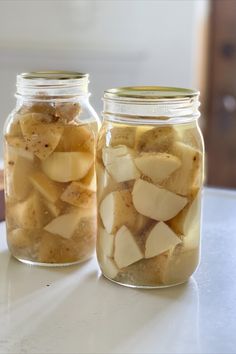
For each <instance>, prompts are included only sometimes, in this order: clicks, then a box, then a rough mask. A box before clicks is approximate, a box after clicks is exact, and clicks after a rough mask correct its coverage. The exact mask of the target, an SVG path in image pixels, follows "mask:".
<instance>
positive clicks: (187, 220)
mask: <svg viewBox="0 0 236 354" xmlns="http://www.w3.org/2000/svg"><path fill="white" fill-rule="evenodd" d="M200 223H201V191H199V192H198V194H197V196H196V197H195V199H194V200H192V201H191V202H190V203H189V204H187V205H186V207H185V208H184V209H183V210H182V211H181V212H180V213H179V214H178V215H176V216H175V217H174V218H173V219H171V220H169V221H168V225H169V226H170V227H171V228H172V229H173V230H174V231H175V232H176V233H178V234H181V235H183V237H182V238H183V243H184V248H185V249H186V250H187V249H194V248H197V247H199V243H200Z"/></svg>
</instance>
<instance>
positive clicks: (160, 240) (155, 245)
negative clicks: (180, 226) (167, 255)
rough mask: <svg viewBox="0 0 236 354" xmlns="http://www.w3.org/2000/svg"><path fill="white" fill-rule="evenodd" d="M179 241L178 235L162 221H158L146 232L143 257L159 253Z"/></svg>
mask: <svg viewBox="0 0 236 354" xmlns="http://www.w3.org/2000/svg"><path fill="white" fill-rule="evenodd" d="M179 243H181V240H180V239H179V238H178V236H177V235H176V234H175V233H174V232H173V231H172V230H171V228H170V227H169V226H167V225H166V224H165V223H164V222H158V223H157V224H156V225H155V226H154V227H153V228H152V229H151V231H150V232H149V233H148V236H147V240H146V245H145V258H151V257H155V256H158V255H159V254H161V253H163V252H165V251H167V250H169V249H170V248H172V247H175V246H176V245H177V244H179Z"/></svg>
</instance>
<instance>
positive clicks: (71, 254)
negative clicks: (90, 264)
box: [37, 230, 78, 264]
mask: <svg viewBox="0 0 236 354" xmlns="http://www.w3.org/2000/svg"><path fill="white" fill-rule="evenodd" d="M37 261H38V262H42V263H51V264H53V263H73V262H77V261H78V253H77V249H76V247H75V243H74V242H73V241H71V240H64V239H63V238H62V237H60V236H57V235H53V234H50V233H49V232H46V231H44V230H42V231H41V238H40V243H39V249H38V254H37Z"/></svg>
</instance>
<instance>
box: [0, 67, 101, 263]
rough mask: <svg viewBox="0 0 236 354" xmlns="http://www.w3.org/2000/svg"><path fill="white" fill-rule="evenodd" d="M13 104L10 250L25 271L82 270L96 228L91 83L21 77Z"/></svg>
mask: <svg viewBox="0 0 236 354" xmlns="http://www.w3.org/2000/svg"><path fill="white" fill-rule="evenodd" d="M16 97H17V105H16V108H15V109H14V110H13V112H12V113H11V114H10V116H9V118H8V120H7V122H6V125H5V133H4V137H5V200H6V225H7V242H8V246H9V249H10V251H11V253H12V255H13V256H14V257H16V258H17V259H19V260H20V261H22V262H26V263H30V264H38V265H68V264H74V263H78V262H82V261H84V260H86V259H88V258H90V257H91V255H92V254H93V252H94V249H95V241H96V226H97V222H96V219H97V216H96V176H95V146H96V140H97V131H98V117H97V115H96V113H95V112H94V110H93V108H92V107H91V105H90V103H89V98H88V97H89V94H88V75H87V74H81V73H77V72H58V71H56V72H54V71H50V72H34V73H25V74H21V75H18V76H17V94H16Z"/></svg>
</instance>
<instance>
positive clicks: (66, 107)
mask: <svg viewBox="0 0 236 354" xmlns="http://www.w3.org/2000/svg"><path fill="white" fill-rule="evenodd" d="M80 111H81V107H80V104H79V103H78V102H65V103H56V104H55V113H54V115H55V116H56V117H58V118H59V119H60V120H61V121H63V122H70V121H72V120H74V119H75V118H76V117H78V116H79V114H80Z"/></svg>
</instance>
